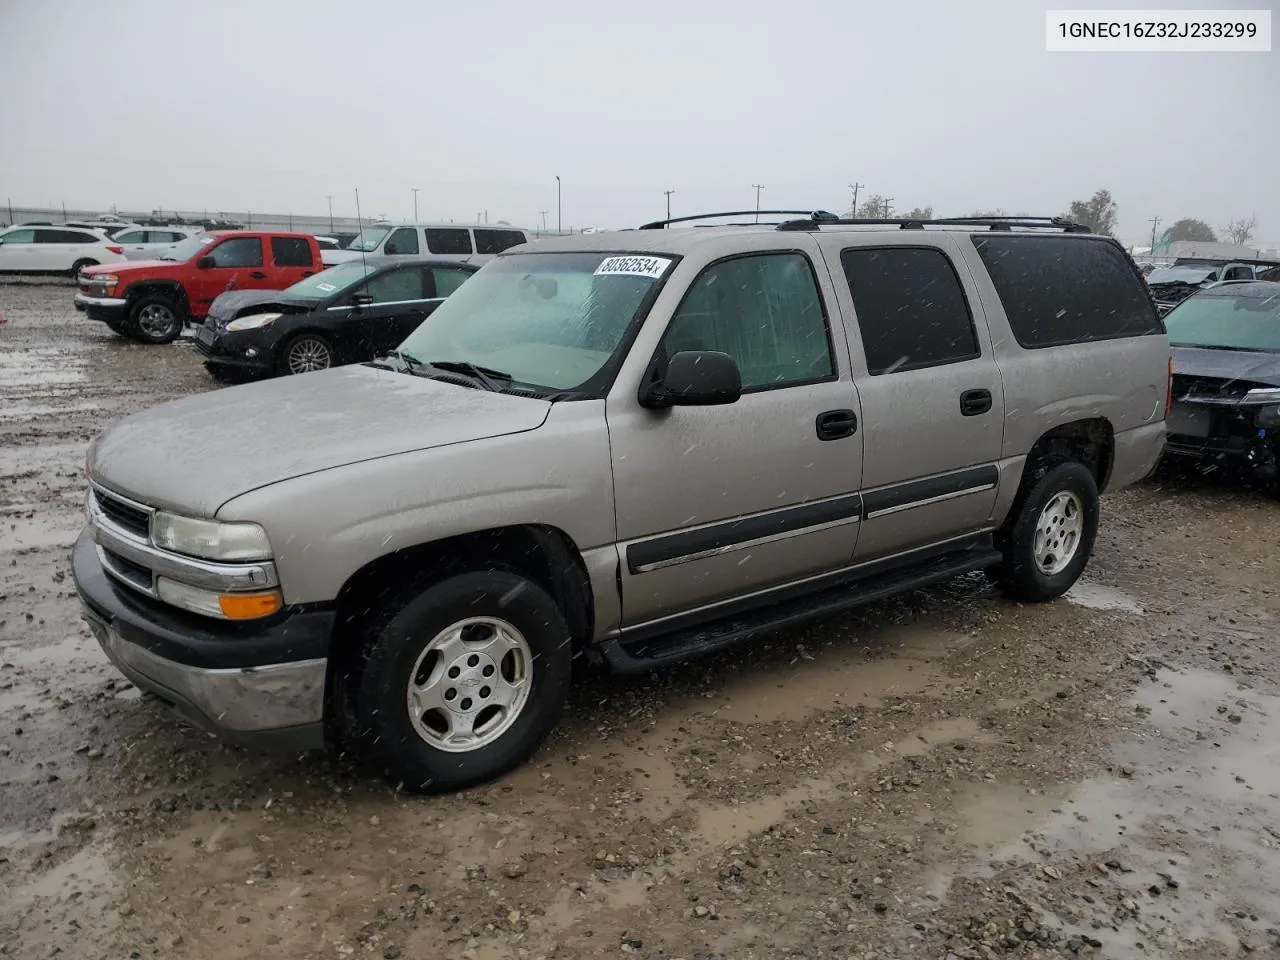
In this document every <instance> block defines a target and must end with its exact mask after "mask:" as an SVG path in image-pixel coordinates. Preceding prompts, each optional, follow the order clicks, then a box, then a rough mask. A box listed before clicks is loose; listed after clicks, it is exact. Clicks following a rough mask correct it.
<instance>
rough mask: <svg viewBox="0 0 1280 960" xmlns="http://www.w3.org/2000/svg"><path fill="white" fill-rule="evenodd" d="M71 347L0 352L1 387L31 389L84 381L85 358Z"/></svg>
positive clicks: (68, 384)
mask: <svg viewBox="0 0 1280 960" xmlns="http://www.w3.org/2000/svg"><path fill="white" fill-rule="evenodd" d="M78 352H81V351H75V350H72V349H71V348H70V347H34V348H27V349H19V350H6V351H5V352H4V353H0V388H5V387H18V388H21V389H24V390H30V389H33V388H40V387H59V386H70V385H72V384H78V383H83V382H84V380H85V369H84V368H85V358H84V357H83V356H77V355H76V354H77V353H78Z"/></svg>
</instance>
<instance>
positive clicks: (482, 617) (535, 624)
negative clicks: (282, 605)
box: [355, 570, 573, 793]
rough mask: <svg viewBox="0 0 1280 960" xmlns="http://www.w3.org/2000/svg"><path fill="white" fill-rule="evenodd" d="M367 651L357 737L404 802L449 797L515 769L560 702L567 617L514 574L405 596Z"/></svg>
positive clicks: (493, 573)
mask: <svg viewBox="0 0 1280 960" xmlns="http://www.w3.org/2000/svg"><path fill="white" fill-rule="evenodd" d="M364 642H365V647H364V649H365V650H366V658H365V665H364V671H363V673H362V675H361V677H360V682H359V688H358V690H357V692H356V698H355V706H356V711H355V712H356V720H357V724H358V729H359V730H360V731H361V733H362V735H363V738H364V740H365V741H366V743H367V744H368V747H369V750H370V753H371V754H372V756H373V757H374V759H375V761H376V762H377V764H378V766H379V768H380V769H381V772H382V773H383V774H384V776H386V777H387V779H388V780H389V781H390V782H391V783H393V784H396V785H398V786H403V787H404V788H406V789H409V790H412V791H416V792H431V793H435V792H439V791H444V790H457V789H460V788H462V787H467V786H471V785H473V784H477V783H483V782H484V781H487V780H491V779H493V778H494V777H496V776H499V775H500V774H502V773H505V772H507V771H508V770H511V769H513V768H515V767H517V766H519V765H520V764H521V763H523V762H524V760H525V759H526V758H527V757H528V756H529V755H530V754H531V753H532V752H533V751H534V749H536V748H537V746H538V744H539V743H541V742H542V740H543V739H544V738H545V737H546V735H547V734H548V733H550V731H551V729H552V727H554V726H555V724H556V722H557V720H558V719H559V717H560V713H561V710H562V709H563V707H564V702H565V699H566V697H567V696H568V691H569V682H570V678H571V676H572V667H573V653H572V644H571V643H570V638H569V628H568V626H567V624H566V623H565V619H564V616H563V615H562V613H561V611H560V608H559V607H558V606H557V605H556V603H555V601H554V600H552V599H551V597H550V596H548V595H547V594H546V592H545V591H543V590H542V589H541V588H540V587H539V586H537V585H536V584H534V583H533V582H532V581H530V580H528V579H526V578H524V577H522V576H519V575H517V574H514V573H509V572H506V571H502V570H485V571H477V572H472V573H463V574H458V575H456V576H452V577H449V578H448V579H446V580H442V581H439V582H437V583H435V584H432V585H429V586H425V587H418V588H411V589H409V590H408V591H407V592H406V594H404V595H402V597H401V598H400V601H399V602H398V603H394V604H392V605H391V606H390V607H389V610H388V613H387V614H386V615H384V617H383V618H381V619H380V620H378V621H375V622H374V623H373V624H371V626H370V627H369V629H368V632H367V633H366V636H365V638H364Z"/></svg>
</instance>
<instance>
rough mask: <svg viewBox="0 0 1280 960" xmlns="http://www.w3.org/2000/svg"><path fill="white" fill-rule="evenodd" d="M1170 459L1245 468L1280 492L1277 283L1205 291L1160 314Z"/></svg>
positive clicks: (1279, 303)
mask: <svg viewBox="0 0 1280 960" xmlns="http://www.w3.org/2000/svg"><path fill="white" fill-rule="evenodd" d="M1164 322H1165V326H1166V327H1167V328H1168V331H1169V343H1170V345H1171V346H1172V348H1173V410H1172V411H1171V413H1170V415H1169V420H1168V425H1167V429H1168V445H1167V447H1166V451H1167V453H1168V454H1169V455H1171V456H1179V457H1193V458H1198V459H1200V460H1203V461H1210V462H1214V463H1217V464H1219V465H1221V466H1238V467H1242V468H1244V469H1245V470H1247V471H1248V472H1249V473H1251V474H1252V475H1254V476H1255V477H1256V478H1258V479H1259V480H1262V481H1264V482H1265V483H1267V485H1268V486H1269V487H1271V489H1273V490H1275V491H1277V492H1280V283H1268V282H1264V281H1254V282H1251V283H1226V284H1222V285H1221V286H1215V287H1210V288H1208V289H1207V290H1203V291H1201V292H1200V293H1197V294H1195V295H1194V296H1192V297H1189V298H1188V299H1186V300H1184V301H1183V302H1182V303H1181V304H1179V305H1178V306H1177V307H1176V308H1175V309H1174V310H1173V311H1172V312H1170V314H1169V315H1168V316H1167V317H1165V320H1164Z"/></svg>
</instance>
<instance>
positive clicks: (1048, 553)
mask: <svg viewBox="0 0 1280 960" xmlns="http://www.w3.org/2000/svg"><path fill="white" fill-rule="evenodd" d="M1014 510H1015V513H1014V515H1013V516H1012V517H1011V521H1012V522H1011V524H1010V526H1009V528H1008V532H1007V534H1006V536H1005V538H1004V543H1003V552H1004V560H1003V561H1002V562H1001V563H1000V564H999V565H998V566H997V567H996V568H995V569H994V571H993V574H994V576H993V579H994V580H995V581H996V583H998V584H999V585H1000V588H1001V589H1002V590H1003V591H1004V593H1005V595H1006V596H1008V597H1009V598H1010V599H1013V600H1020V601H1023V602H1025V603H1042V602H1044V601H1046V600H1055V599H1057V598H1058V597H1060V596H1062V595H1063V594H1064V593H1066V592H1067V591H1068V590H1069V589H1071V586H1072V584H1074V583H1075V582H1076V580H1078V579H1079V578H1080V574H1081V573H1082V572H1083V571H1084V568H1085V564H1087V563H1088V562H1089V556H1090V555H1091V554H1092V553H1093V544H1094V541H1095V540H1096V539H1097V536H1098V512H1099V504H1098V485H1097V482H1096V481H1095V480H1094V479H1093V473H1092V472H1091V471H1090V470H1089V468H1088V467H1086V466H1085V465H1084V464H1082V463H1076V462H1071V463H1062V464H1059V465H1057V466H1055V467H1051V468H1049V469H1048V470H1047V471H1046V472H1045V473H1044V474H1043V475H1042V476H1041V477H1040V478H1039V479H1038V480H1036V482H1035V484H1034V485H1033V486H1032V487H1031V489H1030V490H1029V491H1028V492H1027V494H1026V496H1025V497H1020V498H1019V499H1018V500H1017V501H1015V506H1014Z"/></svg>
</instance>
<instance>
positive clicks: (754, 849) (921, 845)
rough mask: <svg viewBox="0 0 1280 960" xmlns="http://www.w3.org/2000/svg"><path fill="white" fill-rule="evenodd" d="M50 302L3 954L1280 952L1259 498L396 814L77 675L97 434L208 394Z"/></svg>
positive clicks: (343, 770) (14, 647) (20, 420)
mask: <svg viewBox="0 0 1280 960" xmlns="http://www.w3.org/2000/svg"><path fill="white" fill-rule="evenodd" d="M71 297H72V290H71V288H70V287H69V286H59V285H56V284H43V285H42V284H21V283H18V284H7V285H4V286H0V311H3V313H4V314H5V315H6V316H7V319H8V322H7V323H6V324H5V325H3V326H0V956H13V957H22V958H44V957H52V956H57V957H60V958H68V960H70V958H77V960H78V958H93V960H99V958H107V957H110V958H116V957H119V958H125V957H138V958H143V957H145V958H151V957H165V958H170V957H172V958H193V960H195V958H210V960H212V958H216V960H240V958H245V960H249V958H254V960H257V958H262V957H281V958H321V957H325V958H337V957H347V956H354V957H366V956H371V957H382V958H396V957H400V958H406V960H409V958H448V960H455V958H456V960H461V958H468V960H470V958H474V960H499V958H528V960H533V958H537V957H546V958H553V957H554V958H588V957H599V956H610V955H614V954H619V953H634V954H637V955H641V956H647V957H652V958H663V960H674V958H685V960H694V958H699V960H702V958H711V957H718V958H725V960H729V958H734V960H737V958H773V957H790V958H798V957H804V958H817V957H830V958H841V960H843V958H847V957H856V958H871V957H875V958H907V957H911V958H915V957H922V958H937V960H943V958H946V957H949V956H954V957H956V958H970V957H973V958H982V957H1001V956H1006V955H1012V956H1017V957H1058V956H1103V957H1113V958H1121V960H1123V958H1131V957H1162V958H1195V960H1208V958H1218V957H1235V956H1239V955H1244V954H1247V953H1253V954H1254V955H1270V953H1271V952H1273V951H1280V656H1277V653H1276V650H1275V638H1276V637H1277V627H1278V626H1280V593H1277V590H1278V589H1280V576H1278V574H1280V562H1278V561H1277V559H1276V542H1277V541H1276V531H1277V521H1278V520H1280V503H1276V502H1274V501H1271V500H1268V499H1266V498H1265V497H1263V496H1261V495H1259V494H1255V493H1252V492H1249V491H1247V490H1244V489H1241V488H1238V487H1235V486H1233V485H1231V484H1229V483H1226V482H1217V481H1214V480H1213V479H1212V478H1211V479H1210V480H1209V481H1208V482H1199V483H1190V482H1187V481H1176V482H1171V481H1160V482H1153V483H1149V484H1146V485H1143V486H1141V487H1139V488H1137V489H1134V490H1130V491H1126V492H1123V493H1121V494H1117V495H1114V496H1111V497H1108V498H1107V499H1106V501H1105V507H1104V515H1103V523H1102V532H1101V536H1100V540H1099V544H1098V548H1097V554H1096V556H1095V557H1094V559H1093V562H1092V563H1091V565H1090V567H1089V568H1088V571H1087V581H1086V582H1082V584H1081V585H1080V586H1079V588H1078V589H1077V590H1076V591H1074V592H1073V594H1072V595H1071V596H1070V597H1069V598H1068V599H1065V600H1062V601H1059V602H1056V603H1052V604H1048V605H1044V606H1036V607H1022V606H1018V605H1014V604H1010V603H1007V602H1005V601H1003V600H1001V599H999V598H998V597H997V596H996V595H995V594H994V593H993V592H992V591H991V590H990V589H989V588H988V586H987V584H986V582H985V580H984V579H982V578H981V577H974V578H969V579H965V580H961V581H957V582H955V583H952V584H948V585H946V586H944V587H941V588H938V589H932V590H927V591H920V592H917V593H913V594H911V595H909V596H906V597H903V598H900V599H898V600H895V601H893V602H888V603H881V604H877V605H875V606H873V607H869V608H867V609H866V610H864V611H863V612H861V613H860V614H859V615H857V616H852V617H847V618H845V619H841V620H834V621H831V622H826V623H823V624H821V625H819V626H816V627H813V628H811V629H807V630H803V631H797V632H792V633H789V634H785V635H781V636H779V637H777V638H776V639H775V640H774V641H773V642H771V643H767V644H761V645H757V646H755V647H753V648H750V649H744V650H741V651H737V652H734V653H731V654H726V655H723V656H720V657H717V658H714V659H711V660H707V661H702V662H699V663H696V664H690V665H687V666H683V667H677V668H672V669H667V670H664V671H662V672H660V673H657V674H655V675H652V676H649V677H643V678H639V679H635V678H632V679H614V678H609V677H604V676H589V677H588V678H586V679H585V680H584V682H583V685H582V686H581V688H580V689H578V690H577V692H576V694H575V696H574V697H573V702H572V705H571V708H570V710H569V711H568V713H567V714H566V716H565V718H564V721H563V722H562V724H561V725H560V728H559V730H558V731H557V732H556V733H555V734H554V735H553V736H552V737H551V739H550V740H549V741H548V743H547V744H546V745H545V746H544V747H543V748H542V749H541V750H540V751H539V752H538V754H537V755H536V757H535V758H534V760H533V761H532V762H531V763H529V764H528V765H527V766H526V767H524V768H523V769H521V770H520V771H518V772H517V773H515V774H513V775H511V776H509V777H507V778H506V779H504V780H502V781H501V782H499V783H495V784H493V785H490V786H487V787H484V788H482V789H477V790H472V791H468V792H465V793H462V794H458V795H454V796H449V797H443V798H430V799H422V798H414V797H407V796H404V795H398V794H396V793H394V792H392V791H391V790H390V789H388V788H387V787H386V786H384V785H383V784H382V783H381V782H379V781H378V780H377V779H375V778H373V777H371V776H370V775H368V774H367V773H366V772H364V771H362V770H361V769H360V768H359V767H358V765H351V764H347V763H343V762H334V761H333V760H331V759H328V758H325V757H316V756H311V757H300V758H299V757H278V756H276V757H272V756H261V755H257V754H254V753H251V752H246V751H244V750H241V749H236V748H230V747H227V746H224V745H222V744H220V743H219V742H218V741H216V740H214V739H212V738H210V737H209V736H207V735H205V734H201V733H197V732H195V731H193V730H191V729H189V728H187V727H184V726H183V725H181V724H180V723H179V722H178V721H176V720H175V719H173V718H172V717H171V716H170V715H169V714H168V713H166V712H165V711H164V709H163V708H161V707H159V706H157V705H156V704H154V703H153V702H150V701H149V700H147V699H144V698H141V697H139V695H138V692H137V691H136V690H135V689H133V688H132V687H131V686H130V685H129V684H128V683H127V682H126V681H124V680H123V679H122V678H121V677H119V676H118V675H117V674H116V673H115V671H114V670H113V669H112V668H111V667H110V666H109V665H108V664H107V662H106V660H105V658H104V657H103V655H102V654H101V653H100V651H99V650H98V649H97V648H96V646H95V644H94V642H93V641H92V639H91V638H90V636H89V633H88V631H87V629H86V628H85V627H84V626H83V625H82V623H81V622H80V619H79V612H78V607H77V603H76V599H75V596H74V592H73V588H72V585H71V579H70V575H69V569H68V551H69V547H70V545H71V543H72V540H73V538H74V536H75V534H76V532H77V530H78V528H79V526H80V523H81V516H82V500H83V496H84V490H85V483H84V479H83V476H82V472H81V471H82V463H83V457H84V451H85V447H86V444H87V442H88V441H89V439H90V438H91V436H93V435H94V434H95V433H96V432H98V431H100V430H101V429H102V428H104V427H105V426H107V425H108V424H109V423H110V422H111V421H112V420H114V419H115V418H117V417H119V416H122V415H124V414H127V413H129V412H131V411H135V410H140V409H142V408H144V407H148V406H150V405H152V404H155V403H159V402H162V401H164V400H167V399H170V398H172V397H177V396H180V395H183V394H188V393H192V392H196V391H203V390H209V389H212V388H213V384H212V383H211V382H210V381H209V380H208V378H207V377H206V375H205V373H204V371H203V369H202V367H201V365H200V363H199V362H198V360H197V357H196V356H195V354H194V353H193V351H192V350H191V349H190V347H189V345H187V344H184V343H181V342H180V343H178V344H176V345H173V346H169V347H144V346H135V345H130V344H126V343H124V342H121V341H120V340H118V339H116V338H115V337H114V336H113V335H111V334H110V333H109V332H108V331H107V330H106V329H105V328H104V327H103V326H102V325H100V324H96V323H93V322H90V321H87V320H85V319H83V318H82V317H81V316H80V315H79V314H77V313H76V312H75V311H74V310H73V309H71ZM229 389H235V388H229ZM281 430H282V435H281V436H282V442H287V425H282V426H281ZM158 469H163V465H158Z"/></svg>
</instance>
